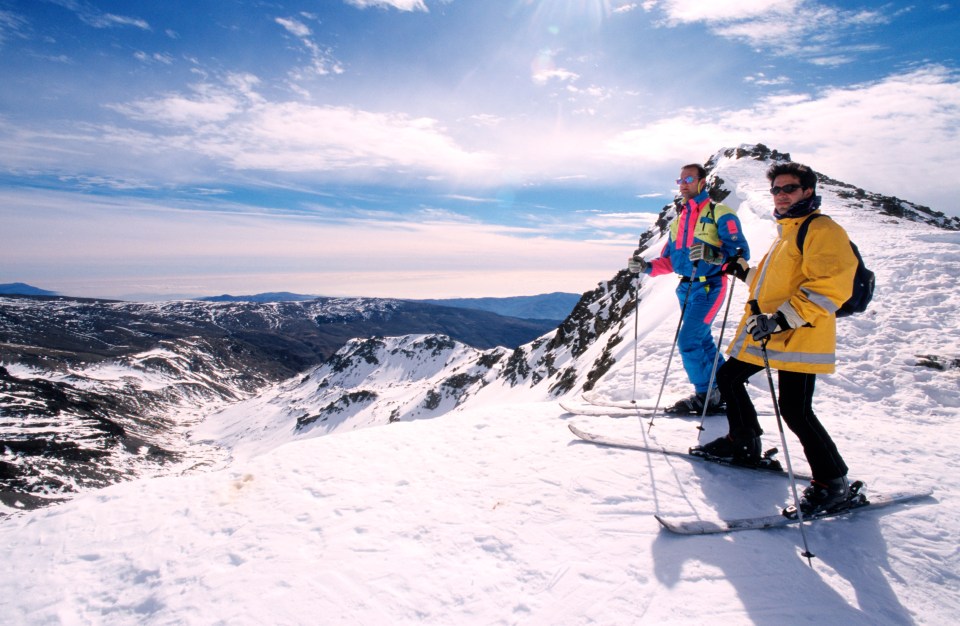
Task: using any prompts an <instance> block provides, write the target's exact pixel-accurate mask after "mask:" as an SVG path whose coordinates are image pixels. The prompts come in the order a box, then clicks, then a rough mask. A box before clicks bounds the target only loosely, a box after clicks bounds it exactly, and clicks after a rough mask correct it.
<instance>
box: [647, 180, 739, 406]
mask: <svg viewBox="0 0 960 626" xmlns="http://www.w3.org/2000/svg"><path fill="white" fill-rule="evenodd" d="M705 177H706V170H704V168H703V166H701V165H699V164H696V163H693V164H690V165H684V166H683V167H682V168H681V169H680V178H678V179H677V184H678V185H679V186H680V195H681V196H682V197H683V205H682V206H681V207H680V209H679V214H678V215H677V218H676V219H675V220H673V222H671V224H670V237H669V239H668V240H667V244H666V245H665V246H664V247H663V250H662V251H661V253H660V256H659V257H657V258H655V259H653V260H651V261H649V262H648V261H646V260H645V259H643V257H641V256H640V250H637V251H636V252H634V254H633V257H632V258H631V259H630V262H629V264H628V269H629V270H630V271H631V272H633V273H635V274H639V273H643V274H648V275H650V276H660V275H662V274H669V273H671V272H675V273H677V274H679V275H680V284H679V285H678V286H677V297H678V298H679V299H680V305H681V307H683V306H684V303H686V308H685V309H684V310H683V311H684V312H683V320H682V322H681V326H680V333H679V335H678V336H677V349H678V350H679V352H680V357H681V359H682V360H683V368H684V369H685V370H686V372H687V377H688V378H689V379H690V382H691V383H693V387H694V391H695V393H694V394H693V395H692V396H690V397H689V398H684V399H683V400H680V401H679V402H677V403H676V404H675V405H673V406H672V407H667V408H666V409H665V410H666V412H667V413H681V414H688V413H693V414H699V413H700V412H701V411H703V408H704V405H705V404H706V405H707V409H708V411H710V412H718V411H720V410H721V409H722V406H723V402H722V400H721V399H720V394H719V392H717V389H716V381H714V385H713V388H712V389H711V388H710V375H711V373H712V372H713V363H714V359H716V358H717V344H716V343H715V342H714V340H713V333H712V329H711V326H712V324H713V320H714V318H715V317H716V316H717V312H718V311H719V310H720V307H721V305H722V304H723V301H724V298H725V297H726V294H727V283H728V281H727V276H726V275H725V274H723V273H722V272H721V270H720V267H721V265H723V264H724V263H725V262H727V260H728V259H731V258H733V257H735V256H737V255H738V254H739V256H740V257H742V258H743V259H749V258H750V248H749V246H748V245H747V240H746V238H745V237H744V236H743V229H742V228H741V226H740V220H739V219H737V214H736V213H735V212H734V211H733V209H731V208H730V207H728V206H725V205H722V204H718V203H716V202H713V201H712V200H710V196H709V193H708V192H709V189H708V188H707V181H706V179H705ZM688 292H689V293H688ZM719 358H720V361H719V363H718V367H719V365H721V364H723V357H722V356H720V357H719Z"/></svg>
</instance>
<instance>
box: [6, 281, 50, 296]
mask: <svg viewBox="0 0 960 626" xmlns="http://www.w3.org/2000/svg"><path fill="white" fill-rule="evenodd" d="M0 295H4V296H10V295H16V296H55V295H57V292H55V291H47V290H45V289H39V288H37V287H34V286H32V285H28V284H26V283H5V284H2V285H0Z"/></svg>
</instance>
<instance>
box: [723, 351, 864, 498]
mask: <svg viewBox="0 0 960 626" xmlns="http://www.w3.org/2000/svg"><path fill="white" fill-rule="evenodd" d="M763 369H764V368H763V366H761V365H754V364H752V363H745V362H744V361H740V360H738V359H734V358H730V359H727V360H726V361H725V362H724V364H723V365H722V366H721V367H720V369H718V370H717V388H718V389H719V390H720V395H721V396H722V397H723V400H724V402H726V403H727V422H728V423H729V426H730V437H732V438H733V439H746V438H751V437H759V436H760V435H761V434H763V429H762V428H760V421H759V420H758V419H757V410H756V409H755V408H754V406H753V402H752V401H751V400H750V394H748V393H747V380H748V379H749V378H750V377H751V376H753V375H754V374H756V373H757V372H759V371H761V370H763ZM777 377H778V381H777V387H778V396H779V397H778V402H777V404H778V405H779V407H780V416H781V417H782V418H783V421H784V422H786V423H787V426H788V427H789V428H790V430H791V431H793V434H795V435H796V436H797V439H799V440H800V445H802V446H803V453H804V454H805V455H806V457H807V462H808V463H809V464H810V469H811V471H812V472H813V477H814V479H815V480H819V481H828V480H833V479H834V478H839V477H841V476H846V475H847V465H846V463H844V462H843V458H842V457H841V456H840V453H839V452H838V451H837V446H836V444H834V443H833V439H831V438H830V435H829V433H827V430H826V429H825V428H824V427H823V424H821V423H820V420H818V419H817V416H816V415H815V414H814V412H813V390H814V388H815V387H816V382H817V375H816V374H804V373H801V372H788V371H785V370H777Z"/></svg>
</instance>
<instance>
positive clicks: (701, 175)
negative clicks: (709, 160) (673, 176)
mask: <svg viewBox="0 0 960 626" xmlns="http://www.w3.org/2000/svg"><path fill="white" fill-rule="evenodd" d="M689 168H695V169H696V170H697V178H706V177H707V170H705V169H703V166H702V165H700V164H699V163H688V164H687V165H684V166H683V167H681V168H680V171H681V172H682V171H683V170H685V169H689Z"/></svg>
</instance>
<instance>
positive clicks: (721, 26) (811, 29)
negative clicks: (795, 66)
mask: <svg viewBox="0 0 960 626" xmlns="http://www.w3.org/2000/svg"><path fill="white" fill-rule="evenodd" d="M653 6H654V5H651V7H650V8H653ZM656 6H659V7H660V8H661V10H662V11H663V13H664V14H665V15H666V23H667V24H668V25H671V26H677V25H679V24H689V23H698V22H702V23H704V24H706V25H707V26H708V27H709V28H710V29H711V30H712V31H713V32H714V33H716V34H717V35H719V36H721V37H725V38H728V39H736V40H739V41H743V42H744V43H746V44H748V45H751V46H754V47H757V48H762V49H765V50H768V51H770V52H772V53H774V54H779V55H788V54H789V55H798V56H800V57H802V58H806V59H808V60H811V61H812V62H814V63H816V64H818V65H838V64H843V63H850V62H853V61H854V60H855V59H856V56H855V53H856V52H858V51H862V50H863V48H858V47H857V46H855V45H851V44H850V43H849V41H850V39H851V35H852V33H854V32H855V31H856V30H857V29H861V28H868V27H870V26H874V25H877V24H884V23H887V22H888V21H889V20H890V17H889V16H888V15H885V14H884V13H883V12H882V11H881V10H877V11H868V10H859V11H848V10H845V9H842V8H836V7H833V6H829V5H825V4H822V3H820V2H818V1H816V0H715V1H713V2H709V3H707V2H703V0H664V1H662V2H660V3H657V4H656ZM873 48H874V47H870V48H868V49H873Z"/></svg>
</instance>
